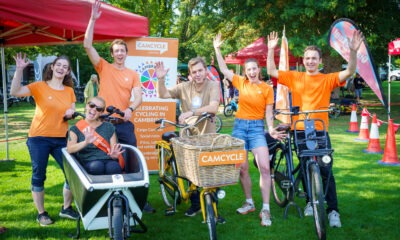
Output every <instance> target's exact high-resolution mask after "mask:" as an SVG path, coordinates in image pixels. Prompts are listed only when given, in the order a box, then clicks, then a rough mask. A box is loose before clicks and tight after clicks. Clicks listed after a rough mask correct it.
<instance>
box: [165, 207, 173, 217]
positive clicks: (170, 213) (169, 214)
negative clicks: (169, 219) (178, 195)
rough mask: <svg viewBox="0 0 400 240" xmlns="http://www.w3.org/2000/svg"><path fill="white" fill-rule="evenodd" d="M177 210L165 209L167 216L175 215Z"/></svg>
mask: <svg viewBox="0 0 400 240" xmlns="http://www.w3.org/2000/svg"><path fill="white" fill-rule="evenodd" d="M175 213H176V211H175V209H174V208H167V209H165V211H164V214H165V216H172V215H175Z"/></svg>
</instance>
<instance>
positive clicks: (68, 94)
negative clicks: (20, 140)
mask: <svg viewBox="0 0 400 240" xmlns="http://www.w3.org/2000/svg"><path fill="white" fill-rule="evenodd" d="M27 87H28V88H29V90H30V91H31V94H32V96H33V97H34V98H35V102H36V109H35V115H34V116H33V119H32V123H31V127H30V129H29V133H28V136H29V137H38V136H41V137H66V134H67V131H68V122H67V121H64V120H63V117H64V115H65V111H67V109H69V108H71V105H72V103H74V102H76V98H75V93H74V90H73V89H72V88H71V87H67V86H64V89H63V90H55V89H53V88H51V87H49V86H48V85H47V83H46V82H45V81H41V82H34V83H31V84H29V85H27Z"/></svg>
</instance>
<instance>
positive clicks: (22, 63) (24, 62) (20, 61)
mask: <svg viewBox="0 0 400 240" xmlns="http://www.w3.org/2000/svg"><path fill="white" fill-rule="evenodd" d="M14 60H15V65H16V67H17V68H19V69H24V68H25V67H26V66H28V65H29V63H30V61H29V59H27V58H26V53H24V57H22V53H20V52H19V53H17V55H16V56H15V57H14Z"/></svg>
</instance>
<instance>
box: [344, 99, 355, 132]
mask: <svg viewBox="0 0 400 240" xmlns="http://www.w3.org/2000/svg"><path fill="white" fill-rule="evenodd" d="M346 132H351V133H358V121H357V107H356V105H355V104H353V106H352V108H351V116H350V124H349V129H348V130H347V131H346Z"/></svg>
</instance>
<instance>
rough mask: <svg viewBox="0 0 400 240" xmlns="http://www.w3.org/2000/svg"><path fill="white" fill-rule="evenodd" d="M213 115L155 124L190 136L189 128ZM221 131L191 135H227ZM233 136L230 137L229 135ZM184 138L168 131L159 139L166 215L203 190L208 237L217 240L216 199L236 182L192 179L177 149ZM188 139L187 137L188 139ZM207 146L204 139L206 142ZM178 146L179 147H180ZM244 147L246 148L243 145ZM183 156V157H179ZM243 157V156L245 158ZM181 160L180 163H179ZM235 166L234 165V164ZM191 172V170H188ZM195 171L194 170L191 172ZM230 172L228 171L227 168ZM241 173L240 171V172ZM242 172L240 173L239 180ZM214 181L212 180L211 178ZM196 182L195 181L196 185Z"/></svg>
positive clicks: (201, 195) (221, 196)
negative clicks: (217, 182) (189, 121)
mask: <svg viewBox="0 0 400 240" xmlns="http://www.w3.org/2000/svg"><path fill="white" fill-rule="evenodd" d="M211 117H212V115H211V114H208V113H205V114H203V115H202V116H201V117H200V118H199V119H198V120H197V121H196V123H194V124H193V125H190V126H189V125H186V124H178V123H175V122H171V121H169V120H166V119H158V120H157V121H156V122H155V123H156V124H160V126H159V127H157V130H158V129H164V128H165V127H167V125H169V126H171V127H175V128H178V129H181V136H182V135H183V134H187V135H190V133H189V132H190V131H191V130H192V129H193V127H195V126H197V125H198V124H199V123H200V122H202V121H205V120H206V119H209V118H211ZM216 135H218V134H206V135H199V136H190V137H206V136H209V137H212V138H215V137H216V138H217V139H218V138H220V137H221V136H222V137H224V136H226V135H219V136H216ZM190 137H188V140H187V141H188V144H189V143H190V142H191V143H193V142H194V141H195V139H193V138H191V139H189V138H190ZM229 137H230V136H229ZM179 139H180V140H182V137H178V134H177V133H175V132H166V133H164V134H163V135H162V140H160V141H157V142H156V149H158V166H159V183H160V189H161V196H162V198H163V201H164V203H165V205H166V206H167V209H166V210H165V215H167V216H169V215H173V214H175V212H176V209H177V205H178V204H180V203H181V202H182V201H187V200H188V199H189V198H190V195H191V193H192V192H193V191H195V190H198V189H199V188H200V189H201V191H200V206H201V211H202V216H203V221H204V222H205V223H207V227H208V231H209V238H210V239H212V240H214V239H217V233H216V221H217V218H218V209H217V198H218V199H222V198H224V197H225V192H224V190H222V189H219V188H218V187H219V186H223V185H228V184H234V183H225V184H216V185H213V183H211V182H208V183H203V182H200V183H199V180H198V179H196V180H193V179H189V177H188V176H187V174H184V172H187V171H188V170H186V171H185V170H184V169H183V166H182V159H180V158H177V157H176V156H177V155H175V154H174V152H177V151H178V152H180V151H181V150H182V148H180V145H178V144H177V142H178V141H179ZM185 139H186V138H185ZM216 141H217V140H216ZM172 144H174V149H173V148H172ZM203 146H204V142H203ZM177 148H179V149H177ZM212 148H214V149H215V147H214V142H213V144H212ZM242 148H243V147H242ZM180 157H181V158H183V157H182V156H180ZM189 160H190V159H187V158H185V161H186V162H185V164H188V165H189V164H190V161H189ZM243 160H244V159H243ZM179 163H180V164H179ZM234 167H235V166H234ZM189 171H191V170H189ZM191 172H192V171H191ZM225 172H228V171H225ZM237 174H239V172H237ZM238 177H239V175H237V178H236V181H233V182H235V183H236V182H237V180H238ZM210 181H212V180H210ZM195 183H196V184H195Z"/></svg>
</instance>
